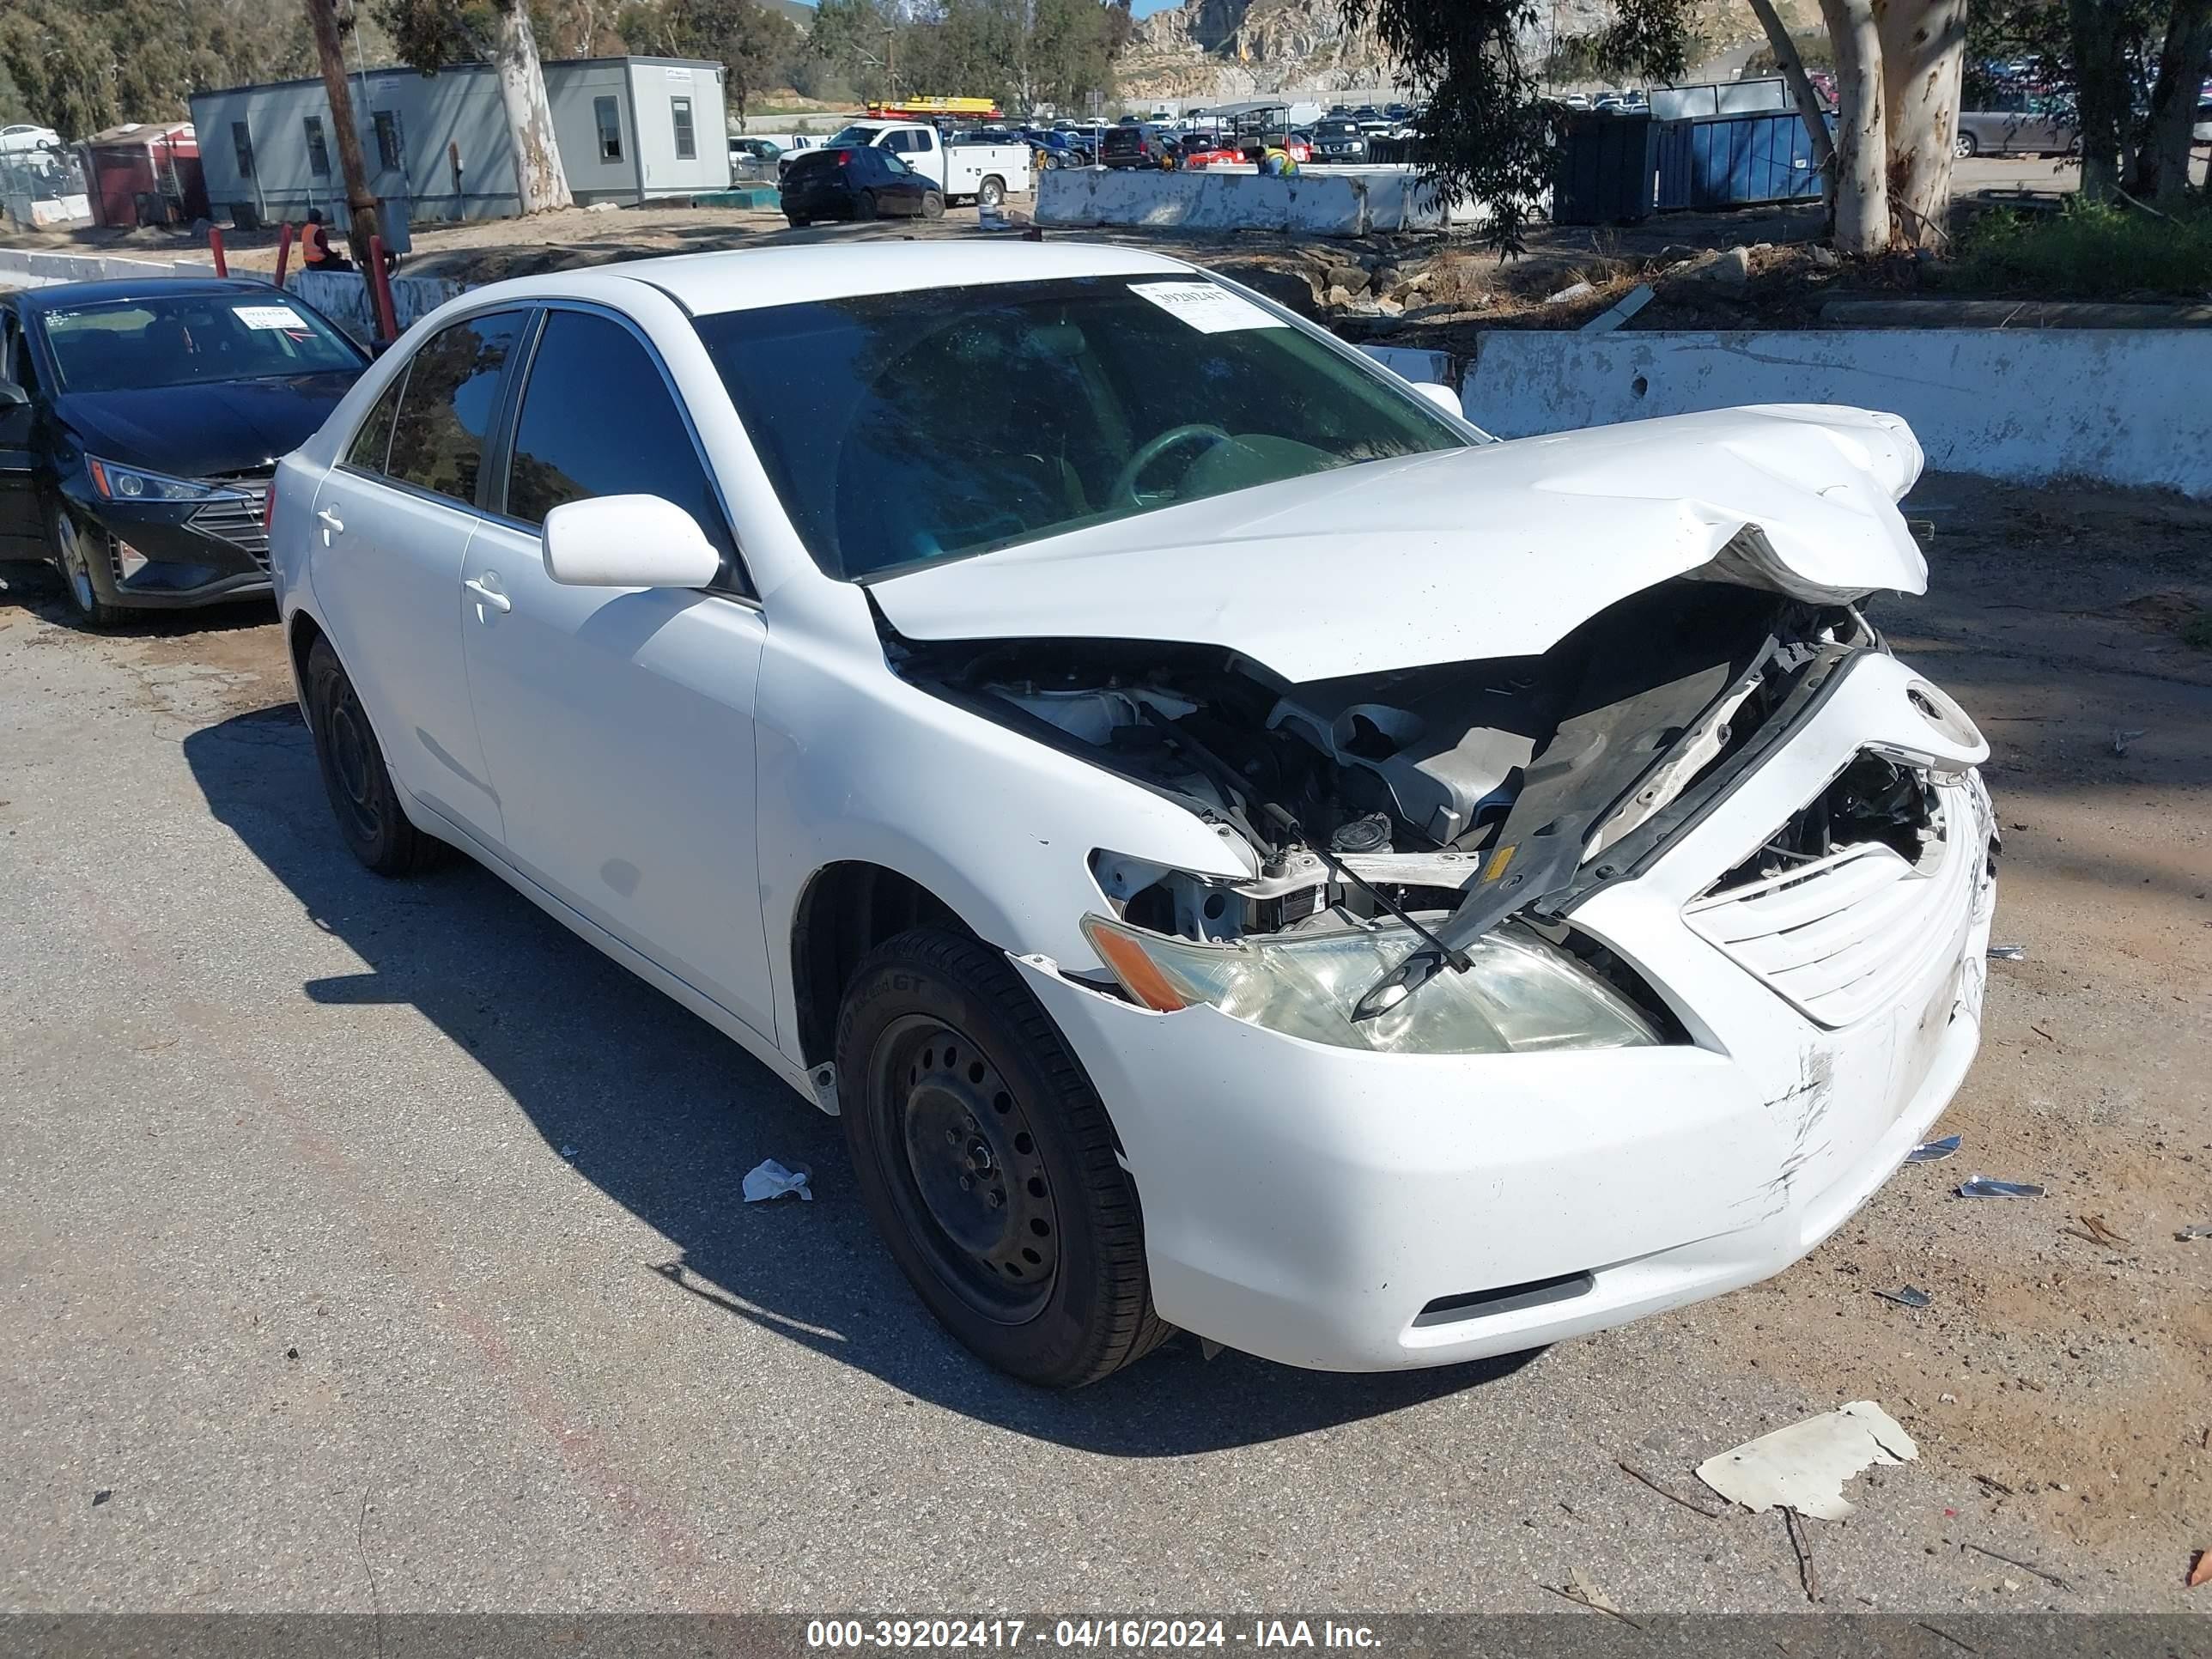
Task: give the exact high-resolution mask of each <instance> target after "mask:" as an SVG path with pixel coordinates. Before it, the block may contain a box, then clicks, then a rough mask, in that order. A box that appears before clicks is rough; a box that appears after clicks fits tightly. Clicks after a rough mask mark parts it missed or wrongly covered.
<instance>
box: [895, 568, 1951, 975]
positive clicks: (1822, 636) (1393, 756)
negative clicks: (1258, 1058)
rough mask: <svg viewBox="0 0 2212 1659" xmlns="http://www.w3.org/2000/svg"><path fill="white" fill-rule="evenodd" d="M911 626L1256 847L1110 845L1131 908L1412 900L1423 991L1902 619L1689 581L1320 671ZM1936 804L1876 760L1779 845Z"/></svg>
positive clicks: (1640, 842) (998, 702) (1571, 888)
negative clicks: (1121, 855)
mask: <svg viewBox="0 0 2212 1659" xmlns="http://www.w3.org/2000/svg"><path fill="white" fill-rule="evenodd" d="M1880 647H1881V641H1880V640H1879V638H1878V637H1877V636H1876V635H1875V634H1874V633H1873V631H1872V630H1871V629H1869V627H1868V626H1867V625H1866V623H1864V622H1863V619H1862V618H1861V617H1859V615H1858V613H1857V611H1856V610H1854V609H1853V608H1851V607H1850V606H1848V605H1828V606H1820V605H1811V604H1808V603H1806V602H1803V601H1800V600H1797V599H1790V598H1789V597H1787V596H1785V595H1783V594H1781V593H1778V592H1773V591H1771V590H1768V589H1764V588H1757V587H1750V586H1738V585H1735V584H1733V583H1729V582H1725V581H1715V580H1697V579H1693V578H1687V577H1686V578H1680V579H1676V580H1669V581H1667V582H1663V583H1662V584H1660V585H1658V586H1655V587H1652V588H1649V589H1646V590H1644V592H1639V593H1636V594H1634V595H1632V596H1631V597H1630V598H1628V599H1624V600H1622V601H1620V603H1618V604H1616V605H1613V606H1611V607H1609V608H1607V610H1605V611H1601V612H1599V613H1597V614H1596V615H1595V616H1594V617H1590V618H1589V620H1588V621H1586V622H1585V623H1583V624H1582V625H1581V626H1580V627H1578V628H1577V629H1575V630H1574V631H1573V632H1572V633H1571V634H1570V635H1568V636H1567V637H1566V638H1565V639H1564V640H1562V641H1560V642H1559V644H1558V645H1557V646H1555V647H1553V649H1551V650H1550V651H1548V652H1547V653H1544V654H1543V655H1541V656H1536V657H1525V658H1515V659H1503V660H1492V661H1485V662H1468V663H1448V664H1443V665H1435V666H1431V667H1423V668H1415V669H1409V670H1403V671H1391V672H1384V673H1378V674H1370V675H1362V676H1358V677H1354V678H1346V679H1339V680H1327V681H1320V682H1315V683H1310V684H1285V683H1284V682H1282V681H1280V680H1279V678H1276V677H1274V676H1273V675H1272V674H1270V673H1269V672H1268V671H1267V670H1266V669H1265V668H1263V667H1261V665H1257V664H1255V663H1253V662H1251V661H1249V659H1243V658H1240V657H1238V656H1237V655H1236V654H1235V653H1231V652H1228V651H1226V650H1223V649H1220V648H1218V647H1202V646H1194V645H1180V644H1173V643H1159V642H1150V641H1095V640H1073V641H1070V640H1050V641H1025V640H1023V641H988V642H981V643H977V642H973V641H967V642H945V643H933V644H928V645H917V644H913V643H909V642H907V641H898V640H896V639H894V640H892V641H890V654H891V659H892V661H893V664H894V665H895V666H896V669H897V671H899V672H900V673H901V674H902V676H903V677H904V678H908V679H909V680H912V681H914V682H915V683H917V684H921V685H924V686H925V687H927V689H929V690H933V691H935V692H936V693H938V694H939V695H941V696H947V697H950V698H951V699H953V700H955V701H957V702H961V703H963V705H965V706H967V707H969V708H974V709H975V710H976V712H978V713H981V714H984V715H985V716H986V717H987V718H990V719H993V720H997V721H998V722H1000V724H1006V725H1011V726H1013V727H1015V729H1018V730H1020V731H1024V732H1027V733H1029V734H1030V735H1031V736H1033V737H1036V738H1038V739H1039V740H1040V741H1043V742H1047V743H1049V744H1054V746H1056V747H1059V748H1061V749H1063V750H1067V751H1068V752H1072V753H1075V754H1078V755H1080V756H1082V757H1085V758H1087V759H1089V760H1091V761H1092V762H1094V763H1097V764H1098V765H1101V766H1104V767H1106V768H1108V769H1111V770H1113V771H1115V772H1116V773H1119V774H1120V775H1123V776H1125V777H1127V778H1129V779H1131V780H1133V781H1136V782H1138V783H1139V784H1142V785H1144V786H1146V787H1149V788H1152V789H1155V790H1158V791H1159V792H1161V793H1165V794H1167V795H1169V796H1170V797H1172V798H1174V799H1176V800H1178V801H1181V802H1182V803H1183V804H1185V805H1188V807H1189V808H1190V809H1191V810H1192V811H1194V812H1196V813H1198V814H1199V815H1200V817H1203V818H1205V819H1206V820H1208V821H1210V822H1212V823H1216V824H1217V825H1219V826H1222V827H1223V828H1224V829H1225V830H1226V831H1227V832H1228V833H1231V834H1233V835H1234V836H1237V838H1238V839H1240V840H1242V841H1243V842H1245V843H1246V844H1248V845H1249V847H1250V848H1251V849H1252V852H1253V854H1254V858H1255V862H1256V864H1257V866H1258V874H1257V875H1256V876H1255V878H1252V879H1249V880H1247V881H1243V882H1231V883H1225V882H1222V881H1219V880H1218V879H1214V878H1200V877H1197V876H1193V875H1189V874H1187V873H1184V872H1176V871H1171V870H1165V869H1163V868H1161V867H1159V866H1152V865H1146V864H1143V863H1141V862H1139V861H1136V860H1124V859H1118V858H1115V857H1113V856H1111V855H1110V854H1109V855H1104V856H1102V857H1101V858H1100V859H1099V860H1097V871H1096V873H1097V877H1098V880H1099V884H1100V886H1101V888H1102V890H1103V891H1104V892H1105V893H1106V895H1107V896H1108V897H1109V899H1110V900H1112V901H1113V902H1114V903H1115V906H1116V908H1118V910H1119V911H1120V913H1121V916H1122V918H1123V919H1124V920H1125V921H1127V922H1128V923H1129V924H1130V925H1132V926H1134V927H1143V928H1146V929H1150V930H1152V931H1153V932H1156V933H1169V934H1176V935H1180V936H1182V937H1183V938H1186V939H1221V940H1225V939H1241V938H1245V937H1249V936H1253V935H1266V934H1279V933H1287V932H1295V931H1301V930H1308V929H1316V928H1322V927H1330V926H1339V927H1340V926H1344V925H1346V924H1347V923H1356V922H1358V921H1363V920H1368V919H1372V918H1376V917H1378V916H1382V915H1389V916H1393V917H1395V918H1397V919H1398V920H1400V921H1404V922H1407V923H1409V924H1410V925H1413V926H1414V927H1416V929H1417V931H1418V932H1419V934H1420V936H1421V937H1422V939H1424V940H1425V941H1426V943H1427V944H1428V945H1429V946H1431V949H1430V950H1427V951H1423V952H1420V953H1419V955H1420V956H1422V957H1427V958H1429V960H1427V961H1425V962H1417V963H1412V964H1409V965H1408V967H1407V969H1406V970H1404V971H1402V972H1401V974H1400V975H1393V976H1392V977H1393V978H1394V979H1395V980H1396V981H1398V983H1399V985H1400V986H1401V988H1400V989H1398V990H1397V991H1396V992H1395V995H1396V996H1403V995H1404V994H1407V993H1408V992H1410V990H1411V989H1413V988H1414V987H1417V986H1418V985H1419V983H1420V982H1421V981H1422V980H1424V979H1425V978H1426V977H1427V976H1428V975H1431V974H1432V973H1433V972H1435V971H1436V970H1437V968H1439V967H1442V966H1445V965H1457V964H1456V963H1455V962H1454V961H1453V957H1454V953H1455V951H1457V950H1458V949H1461V948H1463V947H1464V946H1465V945H1467V944H1468V943H1471V942H1472V941H1473V940H1474V939H1476V938H1478V937H1480V935H1481V934H1482V933H1486V932H1487V931H1488V930H1489V929H1491V928H1492V927H1496V926H1497V925H1498V924H1499V923H1500V922H1502V921H1505V920H1506V919H1507V918H1508V917H1510V916H1519V917H1521V918H1522V920H1523V921H1528V922H1530V923H1532V924H1534V925H1539V926H1541V925H1542V924H1543V923H1544V922H1545V921H1546V920H1547V918H1548V919H1554V920H1555V919H1556V915H1557V913H1558V911H1559V909H1560V908H1562V907H1563V906H1564V905H1565V903H1566V902H1569V901H1570V900H1571V898H1572V897H1573V896H1576V895H1577V893H1579V892H1580V891H1583V890H1586V889H1587V888H1588V887H1589V885H1590V884H1594V883H1595V882H1598V881H1601V880H1604V879H1609V878H1613V876H1615V875H1617V874H1620V873H1623V872H1626V871H1628V870H1629V869H1631V868H1632V866H1633V865H1634V864H1635V862H1636V861H1637V860H1638V859H1639V858H1640V857H1642V856H1644V855H1646V854H1648V853H1649V852H1650V850H1651V848H1652V846H1653V845H1655V844H1656V842H1657V841H1659V840H1662V839H1663V838H1664V836H1665V835H1666V833H1667V832H1668V829H1670V828H1671V827H1673V826H1674V825H1676V824H1679V823H1680V822H1681V821H1682V819H1683V817H1684V815H1685V813H1686V811H1687V810H1688V808H1689V806H1690V805H1691V803H1690V801H1689V800H1688V799H1687V797H1688V796H1689V795H1690V794H1691V793H1693V792H1694V787H1695V786H1698V785H1699V784H1700V782H1701V781H1710V780H1713V779H1715V778H1717V776H1719V775H1721V774H1723V773H1724V772H1726V771H1727V770H1728V769H1729V767H1730V765H1731V764H1732V763H1740V764H1752V763H1755V757H1754V756H1753V754H1752V752H1751V751H1752V750H1754V749H1755V748H1757V747H1758V746H1759V745H1760V744H1761V743H1762V742H1763V741H1769V740H1771V737H1772V736H1775V735H1778V729H1779V728H1782V727H1786V726H1788V725H1789V724H1790V722H1791V720H1794V719H1795V718H1796V713H1797V712H1799V710H1800V709H1802V707H1803V706H1804V705H1805V704H1806V703H1807V702H1808V701H1809V700H1810V699H1811V698H1812V697H1813V696H1815V695H1816V694H1817V692H1818V690H1819V689H1820V686H1821V685H1823V684H1826V682H1827V681H1828V680H1830V679H1832V678H1833V675H1834V671H1835V669H1836V667H1837V665H1838V663H1839V661H1840V660H1841V659H1843V658H1844V657H1846V656H1849V655H1850V654H1852V653H1856V652H1858V651H1862V650H1866V649H1869V648H1880ZM1792 704H1796V705H1797V708H1791V705H1792ZM1770 726H1771V727H1775V728H1777V731H1776V732H1774V733H1773V734H1771V735H1770V736H1769V737H1767V738H1762V734H1763V733H1767V732H1768V729H1769V728H1770ZM1933 802H1934V794H1933V792H1932V791H1931V790H1930V788H1929V784H1928V781H1927V780H1926V779H1925V778H1924V777H1921V776H1918V775H1916V774H1914V773H1913V772H1911V770H1909V769H1906V768H1904V767H1901V766H1898V765H1895V764H1893V763H1890V762H1888V761H1886V760H1883V759H1881V758H1880V757H1876V756H1873V755H1868V756H1865V757H1862V759H1861V760H1860V761H1859V762H1858V763H1855V764H1854V766H1853V767H1852V768H1851V769H1850V770H1849V771H1848V772H1847V773H1846V774H1845V775H1844V778H1841V779H1838V781H1837V786H1836V787H1832V788H1831V789H1830V790H1829V791H1828V792H1827V793H1826V794H1825V795H1824V796H1823V797H1822V799H1820V801H1818V802H1815V803H1814V804H1813V805H1810V806H1808V808H1807V809H1806V810H1805V811H1803V812H1802V813H1800V814H1799V815H1798V817H1797V818H1796V819H1795V820H1793V822H1792V823H1791V824H1790V825H1787V826H1784V828H1783V829H1782V830H1781V831H1780V832H1779V833H1778V836H1777V839H1776V842H1775V843H1774V844H1773V847H1772V848H1771V860H1770V861H1783V860H1791V859H1805V858H1808V857H1819V856H1821V855H1823V854H1825V853H1826V851H1827V850H1829V849H1831V848H1833V847H1835V846H1838V845H1841V844H1844V843H1847V842H1851V841H1856V840H1867V839H1876V840H1888V841H1891V842H1893V844H1895V845H1897V846H1898V848H1899V851H1901V852H1905V854H1906V855H1907V856H1908V857H1917V852H1918V847H1919V842H1920V838H1921V837H1923V836H1924V835H1925V834H1926V833H1927V832H1928V825H1929V813H1930V812H1931V811H1932V810H1933ZM1746 868H1747V872H1751V874H1750V875H1747V878H1752V877H1753V876H1755V875H1756V873H1757V871H1758V868H1759V860H1753V861H1752V863H1751V864H1750V865H1747V866H1746ZM1381 988H1383V987H1378V990H1379V989H1381ZM1384 1006H1388V1002H1387V1000H1386V1002H1385V1003H1384Z"/></svg>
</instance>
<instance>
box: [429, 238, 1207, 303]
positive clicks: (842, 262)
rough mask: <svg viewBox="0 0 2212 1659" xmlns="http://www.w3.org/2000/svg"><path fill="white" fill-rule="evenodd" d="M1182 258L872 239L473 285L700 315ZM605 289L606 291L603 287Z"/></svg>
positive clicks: (1159, 271) (1101, 248) (1168, 268)
mask: <svg viewBox="0 0 2212 1659" xmlns="http://www.w3.org/2000/svg"><path fill="white" fill-rule="evenodd" d="M1193 271H1194V268H1193V267H1192V266H1190V265H1188V264H1184V263H1183V262H1182V260H1180V259H1171V258H1167V257H1166V256H1165V255H1163V254H1158V253H1147V252H1143V251H1142V250H1140V249H1137V248H1127V247H1112V246H1107V245H1105V244H1103V243H1097V242H1020V241H989V242H985V241H980V240H979V241H975V242H956V241H944V242H907V241H897V242H873V243H858V244H855V243H851V242H844V243H837V242H825V243H813V244H809V245H805V246H785V247H764V248H749V249H738V250H734V251H729V252H716V253H678V254H671V255H669V256H668V257H666V258H658V259H635V260H626V261H624V262H623V263H622V264H616V265H601V266H598V267H594V268H592V269H591V270H576V271H565V272H564V271H551V272H548V273H547V274H545V275H544V276H524V277H518V278H516V279H514V280H513V281H512V282H509V283H495V284H492V285H490V286H488V287H485V288H482V289H477V290H475V291H474V292H473V293H472V294H471V296H470V297H471V299H472V300H477V301H481V300H484V299H488V298H491V297H494V295H495V290H496V293H497V295H498V296H499V297H505V296H507V295H513V297H515V298H517V299H521V298H526V297H529V296H531V295H538V296H553V295H562V294H579V295H580V294H581V293H582V292H584V291H585V290H586V289H596V288H598V283H597V282H596V281H594V280H593V279H599V278H606V277H616V278H620V279H622V280H624V281H628V282H633V283H644V284H646V285H647V286H648V287H652V288H656V289H659V290H660V291H661V292H662V293H664V294H665V295H668V296H669V297H670V298H671V299H672V300H674V301H676V302H677V303H678V305H680V306H682V307H684V309H685V310H687V311H689V312H690V313H692V315H694V316H699V317H705V316H714V315H718V314H720V313H723V312H730V311H754V310H759V309H762V308H763V307H769V306H784V305H804V304H807V303H809V302H811V301H819V300H842V299H847V298H850V297H853V296H856V295H872V294H904V293H910V292H913V291H915V290H916V289H933V288H979V287H982V286H985V285H987V284H992V283H1048V282H1056V281H1061V280H1065V279H1066V278H1068V277H1073V276H1189V275H1192V274H1193ZM600 291H601V292H605V290H604V289H601V290H600Z"/></svg>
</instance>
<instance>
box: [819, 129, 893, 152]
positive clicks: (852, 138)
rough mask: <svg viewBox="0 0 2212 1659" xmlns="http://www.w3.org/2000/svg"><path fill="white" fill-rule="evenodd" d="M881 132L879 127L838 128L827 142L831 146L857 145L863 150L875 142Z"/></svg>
mask: <svg viewBox="0 0 2212 1659" xmlns="http://www.w3.org/2000/svg"><path fill="white" fill-rule="evenodd" d="M883 131H884V130H883V129H882V128H881V127H868V126H850V127H840V128H839V129H838V130H837V131H836V132H835V133H833V134H832V135H831V136H830V137H829V143H833V144H858V145H860V147H861V148H862V149H866V148H867V147H868V146H869V145H870V144H872V143H875V142H876V140H877V138H878V137H880V136H881V134H882V132H883Z"/></svg>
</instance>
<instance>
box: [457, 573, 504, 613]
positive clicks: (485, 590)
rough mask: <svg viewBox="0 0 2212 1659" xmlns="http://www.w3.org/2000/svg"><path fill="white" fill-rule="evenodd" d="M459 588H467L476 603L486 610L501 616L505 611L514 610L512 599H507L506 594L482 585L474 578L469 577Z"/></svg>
mask: <svg viewBox="0 0 2212 1659" xmlns="http://www.w3.org/2000/svg"><path fill="white" fill-rule="evenodd" d="M461 586H463V587H465V588H467V589H468V590H469V592H471V593H473V594H475V595H476V600H477V604H478V605H483V606H484V607H485V608H486V609H487V610H490V611H499V612H500V613H501V615H504V614H505V613H507V611H512V610H513V609H514V601H513V599H508V598H507V595H506V594H504V593H502V592H500V591H499V589H497V588H496V587H490V586H486V585H485V584H484V583H483V582H480V581H478V580H476V579H475V578H474V577H471V578H470V579H469V580H467V581H465V582H463V583H462V584H461Z"/></svg>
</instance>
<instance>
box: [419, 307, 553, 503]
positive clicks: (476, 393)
mask: <svg viewBox="0 0 2212 1659" xmlns="http://www.w3.org/2000/svg"><path fill="white" fill-rule="evenodd" d="M525 317H526V313H523V312H520V311H495V312H491V313H488V314H486V315H484V316H482V317H471V318H468V319H465V320H464V321H461V322H458V323H450V324H448V325H447V326H445V327H444V328H441V329H440V330H439V331H437V332H436V333H435V334H434V335H432V336H431V337H430V338H429V340H428V342H427V343H425V344H424V345H423V347H422V349H421V350H420V351H417V352H416V354H415V356H414V360H413V361H412V362H410V364H409V365H408V368H407V386H406V389H405V390H404V392H402V394H401V396H400V398H399V407H398V417H397V419H396V420H395V422H394V423H393V427H392V451H391V459H390V461H389V463H388V464H387V465H386V468H385V471H386V474H387V475H388V476H389V477H392V478H394V479H396V480H398V482H399V483H407V484H412V485H414V486H415V487H416V489H427V490H428V491H429V492H430V493H431V494H432V495H444V496H447V497H449V498H450V499H452V500H453V501H459V502H461V503H462V504H463V505H464V506H468V507H473V506H475V505H476V500H477V479H478V478H479V477H480V476H481V475H482V473H483V447H484V438H485V435H486V434H488V433H489V431H490V430H491V423H492V420H493V417H494V416H495V415H496V414H497V413H498V410H499V392H500V386H501V382H502V380H503V379H504V377H505V375H506V373H507V360H508V359H509V358H510V357H511V356H513V354H514V347H515V343H516V341H517V340H518V339H520V337H521V334H522V325H523V321H524V319H525Z"/></svg>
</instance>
